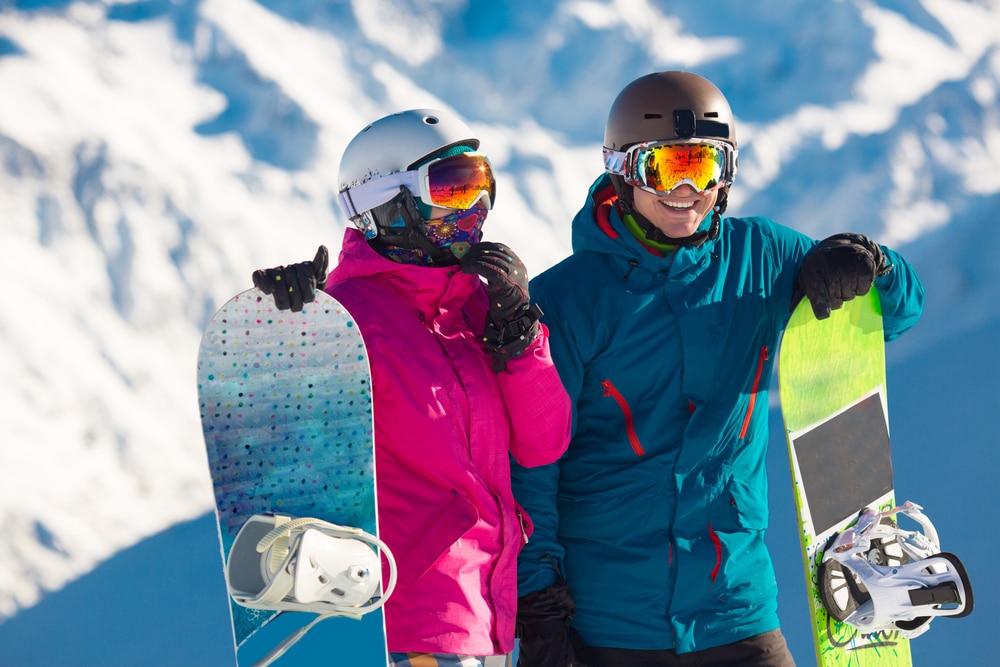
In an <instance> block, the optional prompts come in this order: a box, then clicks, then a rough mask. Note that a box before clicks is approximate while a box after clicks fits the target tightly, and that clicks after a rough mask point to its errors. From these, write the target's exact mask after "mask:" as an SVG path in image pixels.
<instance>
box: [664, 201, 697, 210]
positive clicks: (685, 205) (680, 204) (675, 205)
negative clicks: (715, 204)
mask: <svg viewBox="0 0 1000 667" xmlns="http://www.w3.org/2000/svg"><path fill="white" fill-rule="evenodd" d="M662 202H663V205H664V206H669V207H670V208H691V207H692V206H694V202H680V201H667V200H665V199H664V200H662Z"/></svg>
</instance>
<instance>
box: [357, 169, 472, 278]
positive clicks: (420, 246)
mask: <svg viewBox="0 0 1000 667" xmlns="http://www.w3.org/2000/svg"><path fill="white" fill-rule="evenodd" d="M371 215H372V218H373V219H374V220H375V226H376V228H377V229H378V235H377V236H376V237H375V238H374V239H370V240H369V242H368V243H369V244H370V245H371V246H372V248H374V249H375V250H376V251H379V250H380V247H384V246H395V247H396V248H403V249H411V250H419V251H421V252H422V253H423V255H424V256H425V257H427V258H429V260H430V261H429V262H428V264H429V265H430V266H450V265H452V264H458V258H457V257H455V256H454V255H453V254H452V253H451V252H449V251H448V250H446V249H444V248H439V247H438V246H436V245H434V243H433V242H432V241H431V240H430V239H429V238H427V233H426V232H425V231H424V219H423V216H421V214H420V210H419V209H418V208H417V202H416V201H415V200H414V198H413V195H412V194H410V191H409V190H407V189H406V188H405V187H404V186H400V187H399V194H397V195H396V196H395V197H393V198H392V199H390V200H389V201H387V202H386V203H384V204H382V205H380V206H376V207H375V208H373V209H372V210H371ZM382 254H384V253H382ZM400 256H401V255H399V254H397V253H394V254H393V258H397V261H401V260H399V259H398V258H399V257H400Z"/></svg>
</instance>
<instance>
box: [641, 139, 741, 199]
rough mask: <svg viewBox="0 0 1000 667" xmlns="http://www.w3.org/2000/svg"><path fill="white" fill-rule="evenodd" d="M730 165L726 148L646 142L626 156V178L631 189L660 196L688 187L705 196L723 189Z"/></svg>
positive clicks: (720, 146)
mask: <svg viewBox="0 0 1000 667" xmlns="http://www.w3.org/2000/svg"><path fill="white" fill-rule="evenodd" d="M727 162H728V159H727V154H726V148H725V146H724V145H723V144H717V143H708V142H704V141H700V142H680V143H678V142H670V143H667V142H647V143H642V144H636V145H635V146H632V147H630V148H629V149H628V150H627V151H626V152H625V165H624V172H625V173H624V176H625V181H626V182H627V183H629V185H635V186H638V187H640V188H642V189H644V190H649V191H653V192H657V193H667V192H670V191H671V190H673V189H674V188H676V187H678V186H679V185H681V184H683V183H688V184H690V185H691V186H692V187H693V188H695V189H696V190H698V192H701V193H703V194H704V193H705V192H708V191H710V190H714V189H716V188H718V187H720V186H722V185H724V179H725V177H726V172H727V168H726V166H727Z"/></svg>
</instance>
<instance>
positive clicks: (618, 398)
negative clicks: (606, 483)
mask: <svg viewBox="0 0 1000 667" xmlns="http://www.w3.org/2000/svg"><path fill="white" fill-rule="evenodd" d="M601 387H603V388H604V395H605V396H610V397H611V398H613V399H615V402H616V403H618V407H619V408H621V411H622V415H623V416H624V417H625V435H627V436H628V442H629V444H630V445H632V451H634V452H635V455H636V456H645V455H646V450H644V449H643V448H642V443H641V442H639V434H638V433H636V432H635V418H634V417H633V416H632V408H631V407H630V406H629V404H628V401H627V400H625V397H624V396H622V394H621V392H620V391H618V388H617V387H615V385H614V383H613V382H612V381H611V380H604V381H602V382H601Z"/></svg>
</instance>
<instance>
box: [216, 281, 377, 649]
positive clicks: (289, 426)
mask: <svg viewBox="0 0 1000 667" xmlns="http://www.w3.org/2000/svg"><path fill="white" fill-rule="evenodd" d="M198 398H199V403H200V406H201V420H202V429H203V432H204V436H205V445H206V450H207V454H208V463H209V470H210V473H211V476H212V484H213V487H214V491H215V502H216V517H217V519H218V526H219V540H220V545H221V551H222V564H223V568H225V565H226V563H227V562H228V558H229V555H230V550H231V548H232V546H233V542H234V540H235V538H236V535H237V533H238V531H239V530H240V528H241V527H242V526H243V525H244V523H246V522H247V520H248V519H249V518H250V517H251V516H254V515H257V514H266V513H275V514H281V515H287V516H291V517H313V518H317V519H322V520H324V521H328V522H331V523H335V524H338V525H342V526H351V527H355V528H360V529H362V530H364V531H366V532H368V533H371V534H373V535H375V534H377V515H376V503H375V500H376V498H375V464H374V439H373V426H372V400H371V399H372V397H371V378H370V375H369V366H368V357H367V354H366V350H365V346H364V341H363V340H362V338H361V333H360V331H358V328H357V326H356V325H355V323H354V321H353V319H352V318H351V317H350V315H349V314H348V313H347V311H346V310H345V309H344V308H343V307H342V306H341V305H340V304H339V303H337V301H335V300H334V299H333V298H332V297H330V296H328V295H327V294H325V293H323V292H317V294H316V300H315V301H314V302H313V303H311V304H306V307H305V308H304V309H303V310H302V311H301V312H299V313H292V312H289V311H279V310H278V309H277V308H275V307H274V302H273V300H272V299H271V297H269V296H265V295H264V294H263V293H262V292H260V291H259V290H257V289H251V290H248V291H246V292H243V293H241V294H239V295H237V296H235V297H233V298H232V299H231V300H230V301H229V302H228V303H226V304H225V305H224V306H223V307H222V308H221V309H220V310H219V311H218V313H216V315H215V316H214V317H213V318H212V320H211V321H210V322H209V324H208V326H207V327H206V330H205V333H204V336H203V338H202V341H201V347H200V349H199V353H198ZM230 605H231V615H232V623H233V640H234V644H235V650H236V663H237V664H238V665H239V667H244V666H246V665H252V664H254V663H255V662H257V661H258V660H260V659H262V658H264V657H265V656H266V655H267V654H268V653H270V652H271V651H272V650H273V649H274V648H275V647H276V646H278V645H279V644H280V643H281V642H282V641H283V640H284V639H285V638H286V637H288V636H289V635H291V634H292V633H294V632H295V631H297V630H299V629H300V628H302V627H303V626H305V625H307V624H308V623H309V622H311V621H312V620H313V619H314V618H316V614H314V613H308V612H298V611H284V612H280V613H279V612H275V611H268V610H260V609H250V608H248V607H244V606H241V605H239V604H237V603H236V602H234V601H233V600H232V599H230ZM386 655H387V654H386V645H385V628H384V622H383V617H382V612H381V610H377V611H373V612H371V613H368V614H366V615H365V616H364V617H362V619H361V620H360V621H359V620H355V619H351V618H332V619H327V620H324V621H321V622H320V623H318V624H317V625H316V626H315V627H314V628H312V629H311V630H310V631H309V632H308V633H307V634H306V635H305V636H304V637H303V638H302V639H301V640H300V641H298V642H297V643H296V644H295V645H293V646H292V647H291V648H290V649H289V650H288V652H287V653H286V654H284V655H283V656H282V657H281V658H279V659H278V662H277V664H278V665H283V666H288V667H293V666H295V665H310V666H311V665H316V664H358V665H362V664H363V665H379V664H381V665H384V664H386V661H387V657H386Z"/></svg>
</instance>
